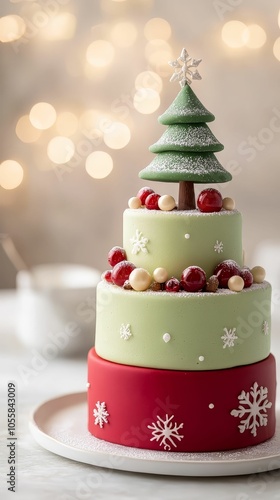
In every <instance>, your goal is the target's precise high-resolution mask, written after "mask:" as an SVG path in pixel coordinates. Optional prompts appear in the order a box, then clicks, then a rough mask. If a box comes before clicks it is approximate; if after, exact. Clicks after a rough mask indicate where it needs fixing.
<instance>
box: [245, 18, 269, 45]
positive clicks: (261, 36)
mask: <svg viewBox="0 0 280 500" xmlns="http://www.w3.org/2000/svg"><path fill="white" fill-rule="evenodd" d="M244 36H245V45H246V47H248V48H249V49H259V48H260V47H262V46H263V45H264V44H265V42H266V33H265V31H264V29H263V28H262V27H261V26H259V25H258V24H251V25H249V26H247V29H246V31H245V35H244Z"/></svg>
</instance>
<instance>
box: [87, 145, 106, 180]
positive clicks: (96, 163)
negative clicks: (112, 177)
mask: <svg viewBox="0 0 280 500" xmlns="http://www.w3.org/2000/svg"><path fill="white" fill-rule="evenodd" d="M85 166H86V171H87V173H88V174H89V175H90V176H91V177H93V178H94V179H104V178H105V177H107V176H108V175H109V174H110V173H111V172H112V170H113V160H112V157H111V156H110V155H109V154H108V153H105V151H93V153H90V155H88V157H87V159H86V165H85Z"/></svg>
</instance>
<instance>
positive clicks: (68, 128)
mask: <svg viewBox="0 0 280 500" xmlns="http://www.w3.org/2000/svg"><path fill="white" fill-rule="evenodd" d="M78 126H79V122H78V118H77V117H76V115H74V113H71V112H70V111H64V112H63V113H59V114H58V115H57V119H56V130H57V131H58V133H59V134H60V135H65V136H66V137H69V136H71V135H73V134H75V133H76V132H77V130H78Z"/></svg>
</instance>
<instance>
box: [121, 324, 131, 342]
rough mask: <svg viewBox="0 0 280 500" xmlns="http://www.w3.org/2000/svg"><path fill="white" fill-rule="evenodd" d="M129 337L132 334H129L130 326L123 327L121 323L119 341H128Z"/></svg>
mask: <svg viewBox="0 0 280 500" xmlns="http://www.w3.org/2000/svg"><path fill="white" fill-rule="evenodd" d="M131 335H132V333H131V329H130V325H129V324H127V325H125V324H124V323H123V324H122V325H121V327H120V336H121V339H124V340H128V339H129V338H130V337H131Z"/></svg>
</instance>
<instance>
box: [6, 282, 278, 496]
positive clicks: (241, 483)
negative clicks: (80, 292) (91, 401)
mask: <svg viewBox="0 0 280 500" xmlns="http://www.w3.org/2000/svg"><path fill="white" fill-rule="evenodd" d="M16 313H17V302H16V294H15V292H13V291H9V292H8V291H7V292H5V291H2V292H0V367H1V368H0V369H1V392H0V394H1V412H0V426H1V427H0V429H1V451H0V471H1V476H0V498H1V500H6V499H10V498H12V493H11V492H8V491H7V485H6V474H7V472H8V465H7V455H8V454H7V448H6V438H7V431H6V429H7V421H6V419H7V417H6V414H7V410H6V387H7V382H8V381H9V380H15V381H16V382H17V391H18V402H17V406H18V408H17V410H18V424H17V436H18V442H17V443H18V461H17V470H18V476H17V493H16V497H15V498H18V499H20V500H33V499H34V500H35V499H36V500H39V499H40V500H49V499H50V500H76V499H77V500H87V499H94V500H99V499H100V500H102V499H106V500H107V499H109V500H110V499H118V498H119V499H124V500H126V499H127V500H134V499H142V498H144V499H154V500H167V499H168V500H169V499H174V500H177V499H178V500H181V499H182V500H183V499H184V500H185V499H188V500H189V499H190V500H196V499H207V500H208V499H209V500H211V499H215V500H220V499H222V500H229V499H230V500H251V499H252V500H253V499H254V500H256V499H262V498H265V499H273V500H280V469H278V470H274V471H268V472H266V473H261V474H255V475H250V476H248V475H247V476H237V477H223V478H219V477H211V478H190V477H186V478H185V477H167V476H156V475H148V474H136V473H129V472H120V471H117V470H109V469H103V468H98V467H94V466H90V465H85V464H82V463H78V462H74V461H71V460H67V459H65V458H61V457H59V456H57V455H54V454H52V453H50V452H48V451H46V450H45V449H43V448H41V447H40V446H39V445H38V444H37V443H36V442H35V441H34V439H33V437H32V436H31V435H30V433H29V430H28V421H29V415H30V413H31V411H32V409H33V408H34V407H36V406H38V405H39V404H40V403H41V402H43V401H45V400H47V399H51V398H53V397H56V396H60V395H63V394H65V393H69V392H79V391H85V390H86V356H85V357H84V358H82V359H63V358H56V359H54V360H52V361H50V362H48V365H47V366H46V367H44V369H42V370H41V371H40V372H34V373H33V374H31V375H30V377H29V379H28V381H27V382H24V381H23V380H22V378H21V377H20V375H19V367H20V366H21V367H22V366H23V365H24V366H25V367H27V368H31V364H30V363H31V359H32V354H31V353H30V350H27V349H25V348H23V347H22V346H21V345H20V344H19V342H18V341H17V338H16V334H15V321H16ZM275 323H276V322H274V328H273V345H272V351H273V352H274V354H275V355H276V357H277V358H278V374H279V365H280V335H279V328H277V325H276V324H275ZM278 404H279V388H278Z"/></svg>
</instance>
